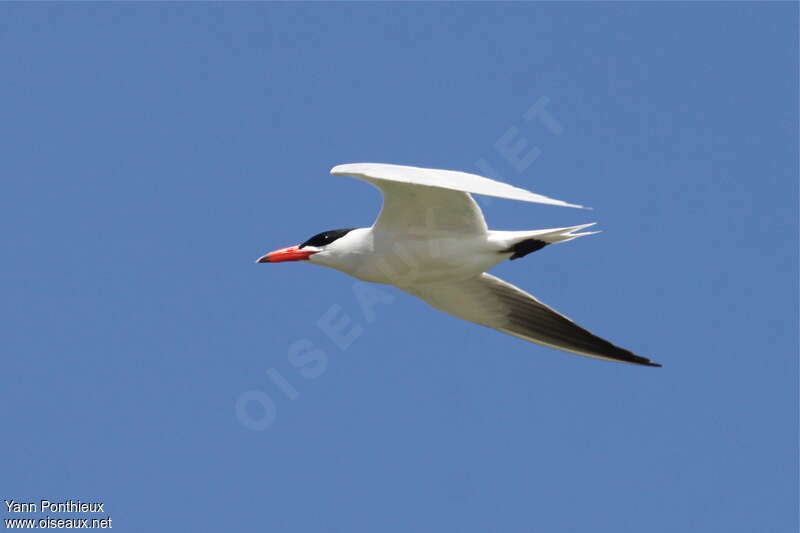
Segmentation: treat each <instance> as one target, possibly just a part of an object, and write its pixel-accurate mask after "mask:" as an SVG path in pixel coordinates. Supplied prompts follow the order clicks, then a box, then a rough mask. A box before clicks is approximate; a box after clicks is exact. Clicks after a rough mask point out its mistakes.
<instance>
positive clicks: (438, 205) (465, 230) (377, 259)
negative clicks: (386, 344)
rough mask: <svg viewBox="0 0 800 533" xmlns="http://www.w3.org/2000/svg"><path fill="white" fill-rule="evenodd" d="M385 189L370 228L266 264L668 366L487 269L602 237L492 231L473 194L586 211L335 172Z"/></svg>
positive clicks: (444, 185) (465, 187)
mask: <svg viewBox="0 0 800 533" xmlns="http://www.w3.org/2000/svg"><path fill="white" fill-rule="evenodd" d="M331 174H333V175H335V176H352V177H355V178H358V179H360V180H363V181H366V182H367V183H370V184H371V185H374V186H375V187H377V188H378V189H379V190H380V191H381V193H382V194H383V207H382V209H381V212H380V215H378V219H377V220H376V221H375V223H374V224H373V225H372V227H371V228H346V229H334V230H328V231H324V232H322V233H320V234H318V235H314V236H313V237H311V238H310V239H308V240H307V241H305V242H304V243H302V244H299V245H296V246H289V247H288V248H281V249H279V250H275V251H274V252H270V253H268V254H266V255H264V256H262V257H260V258H259V259H258V260H257V262H258V263H280V262H284V261H309V262H311V263H314V264H318V265H322V266H326V267H329V268H334V269H336V270H340V271H342V272H344V273H346V274H349V275H351V276H353V277H355V278H358V279H361V280H364V281H369V282H374V283H382V284H387V285H393V286H395V287H397V288H398V289H400V290H402V291H405V292H407V293H409V294H412V295H414V296H416V297H417V298H419V299H421V300H423V301H424V302H426V303H428V304H429V305H430V306H432V307H434V308H435V309H439V310H440V311H444V312H445V313H449V314H451V315H454V316H456V317H458V318H461V319H464V320H467V321H469V322H474V323H476V324H480V325H482V326H487V327H490V328H493V329H496V330H499V331H502V332H503V333H508V334H510V335H513V336H515V337H519V338H521V339H524V340H526V341H531V342H535V343H538V344H542V345H544V346H549V347H550V348H555V349H557V350H562V351H565V352H570V353H574V354H578V355H584V356H587V357H594V358H596V359H605V360H608V361H617V362H622V363H632V364H637V365H644V366H661V365H660V364H658V363H654V362H652V361H650V360H649V359H647V358H645V357H641V356H639V355H636V354H634V353H632V352H630V351H628V350H625V349H624V348H620V347H619V346H615V345H614V344H611V343H610V342H608V341H606V340H604V339H601V338H600V337H598V336H596V335H594V334H592V333H590V332H589V331H587V330H585V329H584V328H582V327H580V326H579V325H577V324H575V323H574V322H573V321H572V320H570V319H568V318H567V317H565V316H564V315H562V314H561V313H559V312H557V311H555V310H554V309H552V308H550V307H548V306H547V305H545V304H543V303H542V302H540V301H539V300H537V299H536V298H534V297H533V296H532V295H530V294H528V293H527V292H525V291H523V290H522V289H520V288H518V287H515V286H514V285H512V284H510V283H507V282H505V281H503V280H501V279H499V278H497V277H495V276H492V275H491V274H487V273H486V271H487V270H489V269H490V268H492V267H493V266H495V265H496V264H498V263H500V262H501V261H505V260H506V259H511V260H512V261H513V260H515V259H519V258H521V257H525V256H526V255H528V254H531V253H533V252H535V251H537V250H540V249H542V248H544V247H545V246H547V245H549V244H554V243H558V242H565V241H569V240H572V239H574V238H576V237H583V236H585V235H592V234H594V233H596V232H581V230H583V229H585V228H587V227H589V226H592V225H593V224H582V225H579V226H572V227H568V228H553V229H540V230H529V231H494V230H490V229H488V228H487V226H486V221H485V220H484V218H483V213H482V212H481V209H480V207H478V204H477V203H475V200H474V199H473V198H472V196H471V195H472V194H481V195H486V196H494V197H497V198H508V199H512V200H521V201H525V202H536V203H542V204H550V205H558V206H564V207H581V206H579V205H574V204H569V203H566V202H562V201H560V200H555V199H553V198H548V197H546V196H542V195H540V194H536V193H533V192H530V191H527V190H525V189H520V188H518V187H514V186H512V185H508V184H506V183H502V182H499V181H495V180H492V179H489V178H484V177H482V176H478V175H475V174H468V173H465V172H457V171H453V170H437V169H428V168H417V167H409V166H402V165H389V164H380V163H353V164H347V165H338V166H336V167H333V169H331Z"/></svg>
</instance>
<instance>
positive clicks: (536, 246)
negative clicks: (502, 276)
mask: <svg viewBox="0 0 800 533" xmlns="http://www.w3.org/2000/svg"><path fill="white" fill-rule="evenodd" d="M548 244H550V243H548V242H544V241H540V240H538V239H525V240H524V241H520V242H518V243H516V244H514V246H512V247H511V248H509V249H508V250H502V251H501V252H500V253H501V254H507V253H511V254H512V256H511V257H510V258H509V259H511V260H512V261H513V260H514V259H519V258H520V257H525V256H526V255H528V254H530V253H533V252H535V251H537V250H541V249H542V248H544V247H545V246H547V245H548Z"/></svg>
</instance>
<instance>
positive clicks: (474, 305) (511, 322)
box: [403, 274, 661, 366]
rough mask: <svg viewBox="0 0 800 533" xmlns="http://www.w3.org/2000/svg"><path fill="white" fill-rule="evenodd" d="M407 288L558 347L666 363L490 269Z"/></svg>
mask: <svg viewBox="0 0 800 533" xmlns="http://www.w3.org/2000/svg"><path fill="white" fill-rule="evenodd" d="M403 290H405V291H407V292H409V293H411V294H413V295H414V296H416V297H418V298H420V299H422V300H424V301H425V302H427V303H428V304H430V305H431V306H432V307H434V308H436V309H439V310H440V311H444V312H445V313H448V314H451V315H454V316H456V317H458V318H462V319H464V320H468V321H470V322H475V323H477V324H481V325H483V326H488V327H490V328H494V329H497V330H499V331H502V332H504V333H508V334H510V335H514V336H515V337H519V338H521V339H524V340H527V341H531V342H535V343H538V344H542V345H544V346H549V347H551V348H555V349H557V350H562V351H565V352H571V353H574V354H578V355H585V356H587V357H594V358H596V359H605V360H608V361H617V362H621V363H632V364H638V365H645V366H661V365H659V364H658V363H653V362H652V361H650V360H649V359H647V358H645V357H641V356H638V355H635V354H633V353H631V352H629V351H628V350H625V349H623V348H620V347H619V346H615V345H613V344H611V343H610V342H608V341H606V340H604V339H601V338H600V337H598V336H597V335H594V334H592V333H590V332H589V331H587V330H585V329H583V328H582V327H580V326H579V325H577V324H576V323H575V322H573V321H572V320H570V319H568V318H567V317H565V316H564V315H562V314H560V313H558V312H557V311H555V310H554V309H551V308H550V307H548V306H546V305H545V304H543V303H542V302H540V301H539V300H537V299H536V298H534V297H533V296H531V295H530V294H528V293H527V292H525V291H523V290H521V289H519V288H518V287H515V286H514V285H511V284H510V283H507V282H505V281H503V280H501V279H499V278H496V277H495V276H492V275H490V274H481V275H480V276H476V277H473V278H469V279H466V280H463V281H456V282H452V283H442V284H430V285H423V286H416V287H412V288H405V287H404V288H403Z"/></svg>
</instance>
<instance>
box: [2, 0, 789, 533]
mask: <svg viewBox="0 0 800 533" xmlns="http://www.w3.org/2000/svg"><path fill="white" fill-rule="evenodd" d="M797 15H798V7H797V4H796V3H772V4H750V3H736V4H723V3H714V4H656V5H653V4H645V3H619V4H603V3H592V4H582V3H571V4H551V3H547V4H522V3H520V4H504V5H503V4H435V5H430V4H422V3H414V4H403V5H400V4H360V3H359V4H356V3H352V4H341V5H338V4H307V5H296V4H254V3H249V4H245V3H242V4H230V5H228V4H222V3H203V4H191V3H180V4H147V5H144V4H132V3H119V4H113V5H99V4H78V5H68V4H63V3H59V4H36V5H22V4H4V5H2V6H0V20H2V22H0V69H2V73H3V82H2V83H0V99H1V100H2V102H3V105H2V106H0V142H2V146H3V150H2V154H3V155H2V157H0V176H2V194H1V195H0V207H1V209H0V217H1V218H2V221H3V227H4V228H6V231H5V232H4V241H5V242H4V246H3V247H2V251H1V252H0V253H2V256H3V257H2V262H3V271H4V274H3V276H2V282H0V283H2V293H3V298H2V304H1V305H0V318H1V319H2V330H3V333H2V337H3V359H2V371H1V372H0V404H2V406H3V410H2V411H3V415H2V421H3V429H4V438H3V439H2V440H1V441H0V455H2V457H3V459H4V460H3V468H2V475H1V476H0V492H2V495H3V498H4V499H9V498H13V499H15V500H17V501H27V500H39V499H51V500H57V499H69V498H72V499H81V500H83V501H102V502H104V503H105V510H106V514H108V515H110V516H111V517H113V520H114V522H113V524H114V527H115V528H116V529H118V530H121V531H188V530H192V531H221V530H256V529H257V530H260V531H291V532H295V531H296V532H306V531H308V532H318V531H332V532H334V531H336V532H354V531H365V532H373V531H385V532H394V531H397V532H406V531H431V532H439V531H462V532H472V531H475V532H485V531H503V532H569V531H615V532H628V531H630V532H641V531H648V532H674V531H703V532H708V531H720V532H726V533H731V532H752V531H760V532H789V531H795V530H796V529H797V507H796V505H797V499H798V491H797V485H796V481H797V467H798V464H797V462H798V460H797V445H798V442H797V434H798V427H797V420H798V407H797V378H798V372H797V349H798V329H797V324H798V301H797V298H798V296H797V294H798V290H797V289H798V244H797V243H798V210H797V198H798V108H797V91H798V67H797V61H798V47H797V45H798V30H797ZM537 103H539V104H540V105H542V106H544V107H545V109H546V110H547V112H548V116H549V117H550V118H551V119H552V120H551V121H550V122H547V121H545V120H541V119H540V118H534V119H531V120H527V119H526V118H525V115H526V112H527V111H528V110H529V109H530V108H531V106H533V105H535V104H537ZM552 121H555V124H557V127H555V126H553V122H552ZM504 136H510V137H507V138H513V139H515V140H524V141H525V142H526V143H527V145H526V150H530V149H533V148H534V147H535V149H536V150H537V151H536V152H535V153H536V154H538V155H537V157H535V158H532V159H533V160H532V161H529V164H527V165H514V164H512V162H510V161H509V159H508V158H506V157H504V156H503V155H502V154H501V153H500V152H499V151H498V149H497V144H498V140H499V139H503V138H504ZM500 144H501V145H502V144H503V142H502V141H501V142H500ZM356 161H378V162H389V163H400V164H410V165H417V166H428V167H437V168H451V169H458V170H465V171H472V172H476V171H478V168H479V165H480V164H481V163H479V162H480V161H484V163H488V164H489V165H490V166H491V167H492V168H493V169H494V170H495V171H496V172H497V173H498V175H500V176H502V178H503V179H505V180H507V181H509V182H511V183H513V184H515V185H518V186H521V187H525V188H529V189H532V190H534V191H536V192H539V193H541V194H546V195H549V196H552V197H555V198H559V199H563V200H566V201H569V202H574V203H579V204H584V205H589V206H592V207H593V208H594V210H593V211H579V210H572V209H563V208H556V207H549V206H538V205H532V204H524V203H516V202H511V201H505V200H497V199H494V200H491V201H485V200H481V205H482V206H483V207H484V210H485V214H486V217H487V220H488V221H489V224H490V226H491V227H493V228H496V229H535V228H547V227H557V226H563V225H574V224H580V223H585V222H593V221H597V222H598V223H599V224H598V229H602V230H603V232H602V233H601V234H599V235H596V236H593V237H590V238H586V239H580V240H577V241H574V242H570V243H568V244H564V245H559V246H552V247H548V248H546V249H544V250H542V251H541V252H537V253H536V254H533V255H530V256H528V257H526V258H525V259H524V260H522V261H515V262H513V263H506V264H502V265H499V266H498V267H497V268H496V269H495V270H494V271H493V273H495V274H496V275H498V276H501V277H503V278H504V279H507V280H509V281H511V282H513V283H516V284H518V285H520V286H521V287H523V288H525V289H526V290H529V291H531V292H532V293H534V294H536V295H537V296H538V297H540V298H541V299H542V300H543V301H545V302H547V303H549V304H551V305H552V306H554V307H555V308H557V309H559V310H561V311H562V312H564V313H566V314H567V315H569V316H570V317H572V318H573V319H575V320H577V321H578V322H579V323H581V324H583V325H585V326H586V327H588V328H589V329H591V330H593V331H595V332H597V333H598V334H600V335H602V336H604V337H606V338H608V339H610V340H612V341H614V342H616V343H618V344H620V345H622V346H624V347H626V348H630V349H632V350H634V351H635V352H637V353H640V354H642V355H646V356H648V357H651V358H653V359H654V360H656V361H659V362H661V363H663V364H664V367H663V368H661V369H652V368H640V367H632V366H626V365H617V364H612V363H605V362H601V361H595V360H591V359H586V358H582V357H577V356H572V355H567V354H562V353H560V352H556V351H553V350H549V349H546V348H543V347H539V346H537V345H532V344H528V343H525V342H522V341H519V340H517V339H514V338H512V337H508V336H504V335H502V334H499V333H496V332H493V331H491V330H488V329H485V328H481V327H478V326H474V325H471V324H467V323H465V322H460V321H458V320H456V319H454V318H451V317H449V316H446V315H444V314H441V313H437V312H435V311H433V310H431V309H429V308H427V307H426V306H425V304H423V303H421V302H419V301H416V300H414V299H413V298H412V297H410V296H408V295H405V294H403V293H400V292H398V291H395V290H393V289H389V288H380V287H376V289H377V290H379V291H380V292H379V293H369V294H371V295H372V296H375V295H376V294H377V295H378V296H379V297H380V298H381V299H382V301H381V302H380V303H377V304H375V305H373V306H370V307H368V308H367V311H368V312H367V313H365V308H364V307H363V305H362V304H361V303H360V301H361V300H359V295H361V297H362V298H363V295H364V294H365V293H364V292H363V291H364V287H363V286H359V285H357V284H355V283H354V281H353V280H351V279H350V278H347V277H345V276H344V275H342V274H340V273H338V272H335V271H329V270H326V269H323V268H319V267H315V266H313V265H308V264H285V265H256V264H253V260H254V259H255V258H256V257H258V256H259V255H261V254H262V253H264V252H266V251H269V250H271V249H274V248H277V247H281V246H286V245H290V244H295V243H298V242H302V241H303V240H305V239H306V238H308V237H309V236H310V235H313V234H315V233H318V232H320V231H322V230H326V229H330V228H338V227H351V226H369V225H370V224H371V223H372V220H373V218H374V216H375V214H376V213H377V211H378V209H379V205H380V195H379V194H378V193H377V191H375V190H373V189H371V188H370V187H368V186H366V185H364V184H362V183H359V182H357V181H355V180H348V179H344V178H334V177H332V176H329V175H328V170H329V168H330V167H331V166H333V165H335V164H339V163H345V162H356ZM321 319H322V320H323V321H324V320H325V319H333V320H344V321H348V320H349V322H348V323H347V326H345V327H346V328H351V329H346V331H348V332H350V331H353V333H352V337H351V339H350V342H349V343H344V342H339V343H337V342H336V339H335V338H334V337H331V336H330V335H328V334H326V333H325V332H324V331H323V330H322V329H321V328H320V327H319V325H318V322H319V321H320V320H321ZM352 328H356V329H352ZM291 350H305V351H309V350H317V352H316V357H318V358H319V359H324V360H325V366H324V367H323V366H317V367H315V368H316V369H317V371H316V372H311V373H309V372H306V374H303V373H302V372H301V369H300V368H297V367H295V366H293V365H292V364H291V360H290V351H291ZM237 406H239V408H240V409H239V410H238V411H237ZM258 427H260V428H262V429H258ZM3 508H5V506H3ZM3 513H4V517H7V516H8V513H5V509H4V511H3ZM30 516H33V517H36V518H39V517H42V516H43V515H42V514H37V515H30Z"/></svg>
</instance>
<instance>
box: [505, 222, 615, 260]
mask: <svg viewBox="0 0 800 533" xmlns="http://www.w3.org/2000/svg"><path fill="white" fill-rule="evenodd" d="M594 225H595V222H592V223H590V224H581V225H580V226H571V227H569V228H551V229H539V230H530V231H490V232H489V239H490V240H491V241H493V242H495V243H497V245H498V247H499V251H498V253H501V254H504V253H510V254H511V257H510V259H512V260H513V259H519V258H520V257H525V256H526V255H528V254H529V253H532V252H535V251H536V250H541V249H542V248H544V247H545V246H547V245H548V244H553V243H557V242H566V241H571V240H572V239H574V238H576V237H585V236H586V235H594V234H595V233H600V232H599V231H584V232H581V233H574V232H576V231H580V230H582V229H584V228H588V227H589V226H594Z"/></svg>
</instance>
